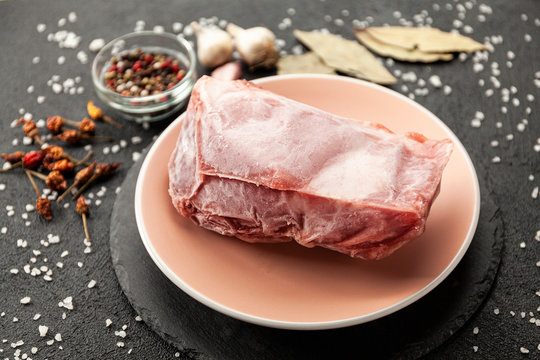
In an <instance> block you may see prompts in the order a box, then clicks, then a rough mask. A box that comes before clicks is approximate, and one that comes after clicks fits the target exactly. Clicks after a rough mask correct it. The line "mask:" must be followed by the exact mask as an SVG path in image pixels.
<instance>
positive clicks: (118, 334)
mask: <svg viewBox="0 0 540 360" xmlns="http://www.w3.org/2000/svg"><path fill="white" fill-rule="evenodd" d="M114 335H116V336H119V337H121V338H125V337H126V336H127V334H126V332H125V331H124V330H120V331H115V332H114Z"/></svg>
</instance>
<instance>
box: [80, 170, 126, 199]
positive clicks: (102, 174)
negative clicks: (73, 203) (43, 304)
mask: <svg viewBox="0 0 540 360" xmlns="http://www.w3.org/2000/svg"><path fill="white" fill-rule="evenodd" d="M120 165H122V163H100V164H97V165H96V171H95V172H94V174H93V175H92V177H91V178H90V179H88V181H87V182H86V183H85V184H84V185H83V186H81V187H80V188H79V190H77V192H76V193H75V195H73V199H76V198H77V197H78V196H79V195H80V194H82V192H83V191H84V190H85V189H86V188H87V187H88V186H89V185H90V184H92V182H93V181H95V180H96V179H99V178H103V177H106V176H109V175H112V174H113V173H114V172H115V171H116V169H118V168H119V167H120Z"/></svg>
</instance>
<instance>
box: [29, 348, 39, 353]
mask: <svg viewBox="0 0 540 360" xmlns="http://www.w3.org/2000/svg"><path fill="white" fill-rule="evenodd" d="M30 352H31V353H32V354H36V353H37V352H38V348H37V347H35V346H33V347H32V348H31V349H30Z"/></svg>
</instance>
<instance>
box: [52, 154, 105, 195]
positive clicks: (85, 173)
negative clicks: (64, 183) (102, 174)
mask: <svg viewBox="0 0 540 360" xmlns="http://www.w3.org/2000/svg"><path fill="white" fill-rule="evenodd" d="M95 169H96V162H95V161H94V162H93V163H92V164H90V165H89V166H87V167H85V168H83V169H81V170H79V171H78V172H77V174H75V180H74V181H73V184H71V185H70V186H69V188H67V189H66V190H65V191H64V193H63V194H62V195H60V196H59V197H58V199H57V200H56V201H57V202H59V203H60V202H62V200H64V198H65V197H66V195H67V194H68V193H69V192H70V191H71V190H72V189H73V188H75V187H76V186H81V185H82V184H84V183H86V182H88V180H90V178H91V177H92V175H94V171H95Z"/></svg>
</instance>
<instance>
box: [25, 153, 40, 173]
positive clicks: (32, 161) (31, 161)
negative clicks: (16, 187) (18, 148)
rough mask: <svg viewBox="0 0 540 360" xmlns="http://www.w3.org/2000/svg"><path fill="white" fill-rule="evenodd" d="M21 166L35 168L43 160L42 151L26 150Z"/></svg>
mask: <svg viewBox="0 0 540 360" xmlns="http://www.w3.org/2000/svg"><path fill="white" fill-rule="evenodd" d="M22 162H23V166H24V167H25V168H27V169H32V170H34V169H37V168H38V167H39V166H40V165H41V164H42V162H43V153H42V152H41V151H30V152H27V153H26V154H25V155H24V157H23V160H22Z"/></svg>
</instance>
